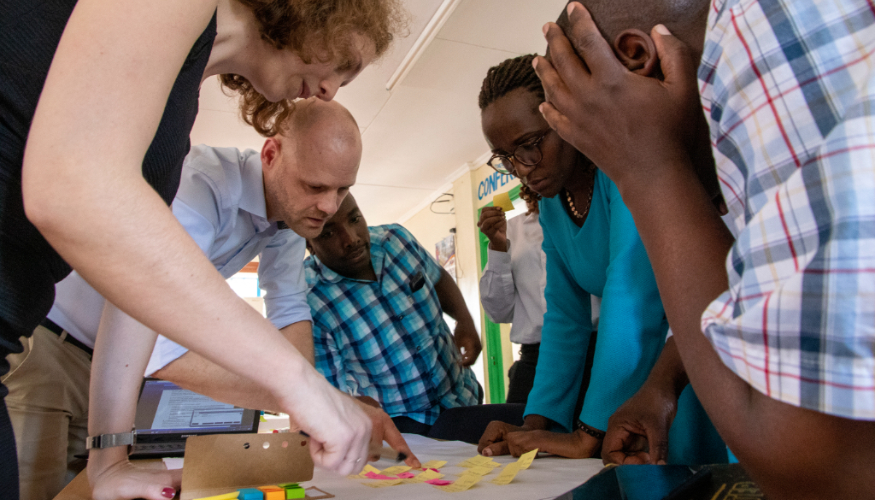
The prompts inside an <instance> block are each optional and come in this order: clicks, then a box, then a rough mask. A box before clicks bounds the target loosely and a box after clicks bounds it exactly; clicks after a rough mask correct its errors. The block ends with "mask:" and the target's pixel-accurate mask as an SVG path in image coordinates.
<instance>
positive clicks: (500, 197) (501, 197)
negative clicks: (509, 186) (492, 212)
mask: <svg viewBox="0 0 875 500" xmlns="http://www.w3.org/2000/svg"><path fill="white" fill-rule="evenodd" d="M492 206H494V207H500V208H501V209H502V210H504V211H505V212H510V211H511V210H513V203H511V201H510V195H509V194H507V193H498V194H497V195H495V197H494V198H492Z"/></svg>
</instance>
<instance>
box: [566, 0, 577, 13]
mask: <svg viewBox="0 0 875 500" xmlns="http://www.w3.org/2000/svg"><path fill="white" fill-rule="evenodd" d="M576 8H577V4H576V3H574V2H571V3H570V4H568V15H569V16H570V15H571V13H572V12H574V9H576Z"/></svg>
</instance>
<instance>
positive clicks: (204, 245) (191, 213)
mask: <svg viewBox="0 0 875 500" xmlns="http://www.w3.org/2000/svg"><path fill="white" fill-rule="evenodd" d="M191 194H192V195H194V193H193V192H192V193H191ZM199 196H200V198H201V202H195V203H194V204H195V205H197V206H198V207H199V208H200V210H195V209H194V208H192V206H191V205H189V204H188V203H186V202H184V201H182V200H181V199H180V198H179V197H177V198H176V199H174V200H173V204H172V205H171V209H172V210H173V215H174V216H175V217H176V220H178V221H179V223H180V224H182V227H183V228H185V231H186V232H187V233H188V235H189V236H191V238H192V239H193V240H194V242H195V243H197V246H198V247H199V248H200V249H201V251H202V252H204V254H206V255H207V257H209V254H210V247H211V246H212V245H213V242H214V241H215V238H216V231H217V229H216V224H218V221H219V219H218V205H217V204H216V202H215V200H214V199H213V198H212V194H211V193H210V191H209V189H208V186H206V185H204V190H203V192H202V193H200V195H199ZM210 200H213V201H210ZM209 207H213V208H212V209H211V210H210V209H209ZM186 352H188V349H186V348H185V347H182V346H181V345H179V344H177V343H176V342H174V341H172V340H170V339H168V338H167V337H165V336H163V335H158V339H157V340H156V341H155V347H154V348H153V349H152V355H151V356H150V357H149V364H148V365H147V366H146V376H147V377H148V376H150V375H152V374H153V373H155V372H156V371H158V370H160V369H161V368H164V367H165V366H167V365H168V364H170V362H172V361H174V360H176V359H177V358H179V357H180V356H182V355H183V354H185V353H186Z"/></svg>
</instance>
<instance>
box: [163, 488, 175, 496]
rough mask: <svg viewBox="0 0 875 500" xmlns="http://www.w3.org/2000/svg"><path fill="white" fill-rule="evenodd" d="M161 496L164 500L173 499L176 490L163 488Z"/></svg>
mask: <svg viewBox="0 0 875 500" xmlns="http://www.w3.org/2000/svg"><path fill="white" fill-rule="evenodd" d="M161 496H162V497H164V498H173V497H175V496H176V490H174V489H173V488H164V489H163V490H161Z"/></svg>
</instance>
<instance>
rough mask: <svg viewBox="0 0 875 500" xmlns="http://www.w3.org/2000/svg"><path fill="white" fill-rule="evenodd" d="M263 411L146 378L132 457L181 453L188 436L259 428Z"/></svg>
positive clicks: (169, 455)
mask: <svg viewBox="0 0 875 500" xmlns="http://www.w3.org/2000/svg"><path fill="white" fill-rule="evenodd" d="M260 415H261V412H259V411H258V410H249V409H246V408H240V407H239V406H234V405H231V404H227V403H220V402H218V401H215V400H213V399H210V398H208V397H207V396H204V395H202V394H198V393H196V392H192V391H189V390H187V389H183V388H181V387H179V386H178V385H176V384H174V383H173V382H168V381H166V380H159V379H155V378H146V379H144V380H143V386H142V387H141V389H140V398H139V400H138V401H137V415H136V419H135V421H134V428H135V437H134V445H133V447H132V448H131V458H144V457H150V458H156V457H181V456H183V454H184V453H185V439H186V438H188V437H189V436H198V435H203V434H243V433H252V432H257V431H258V421H259V416H260Z"/></svg>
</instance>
